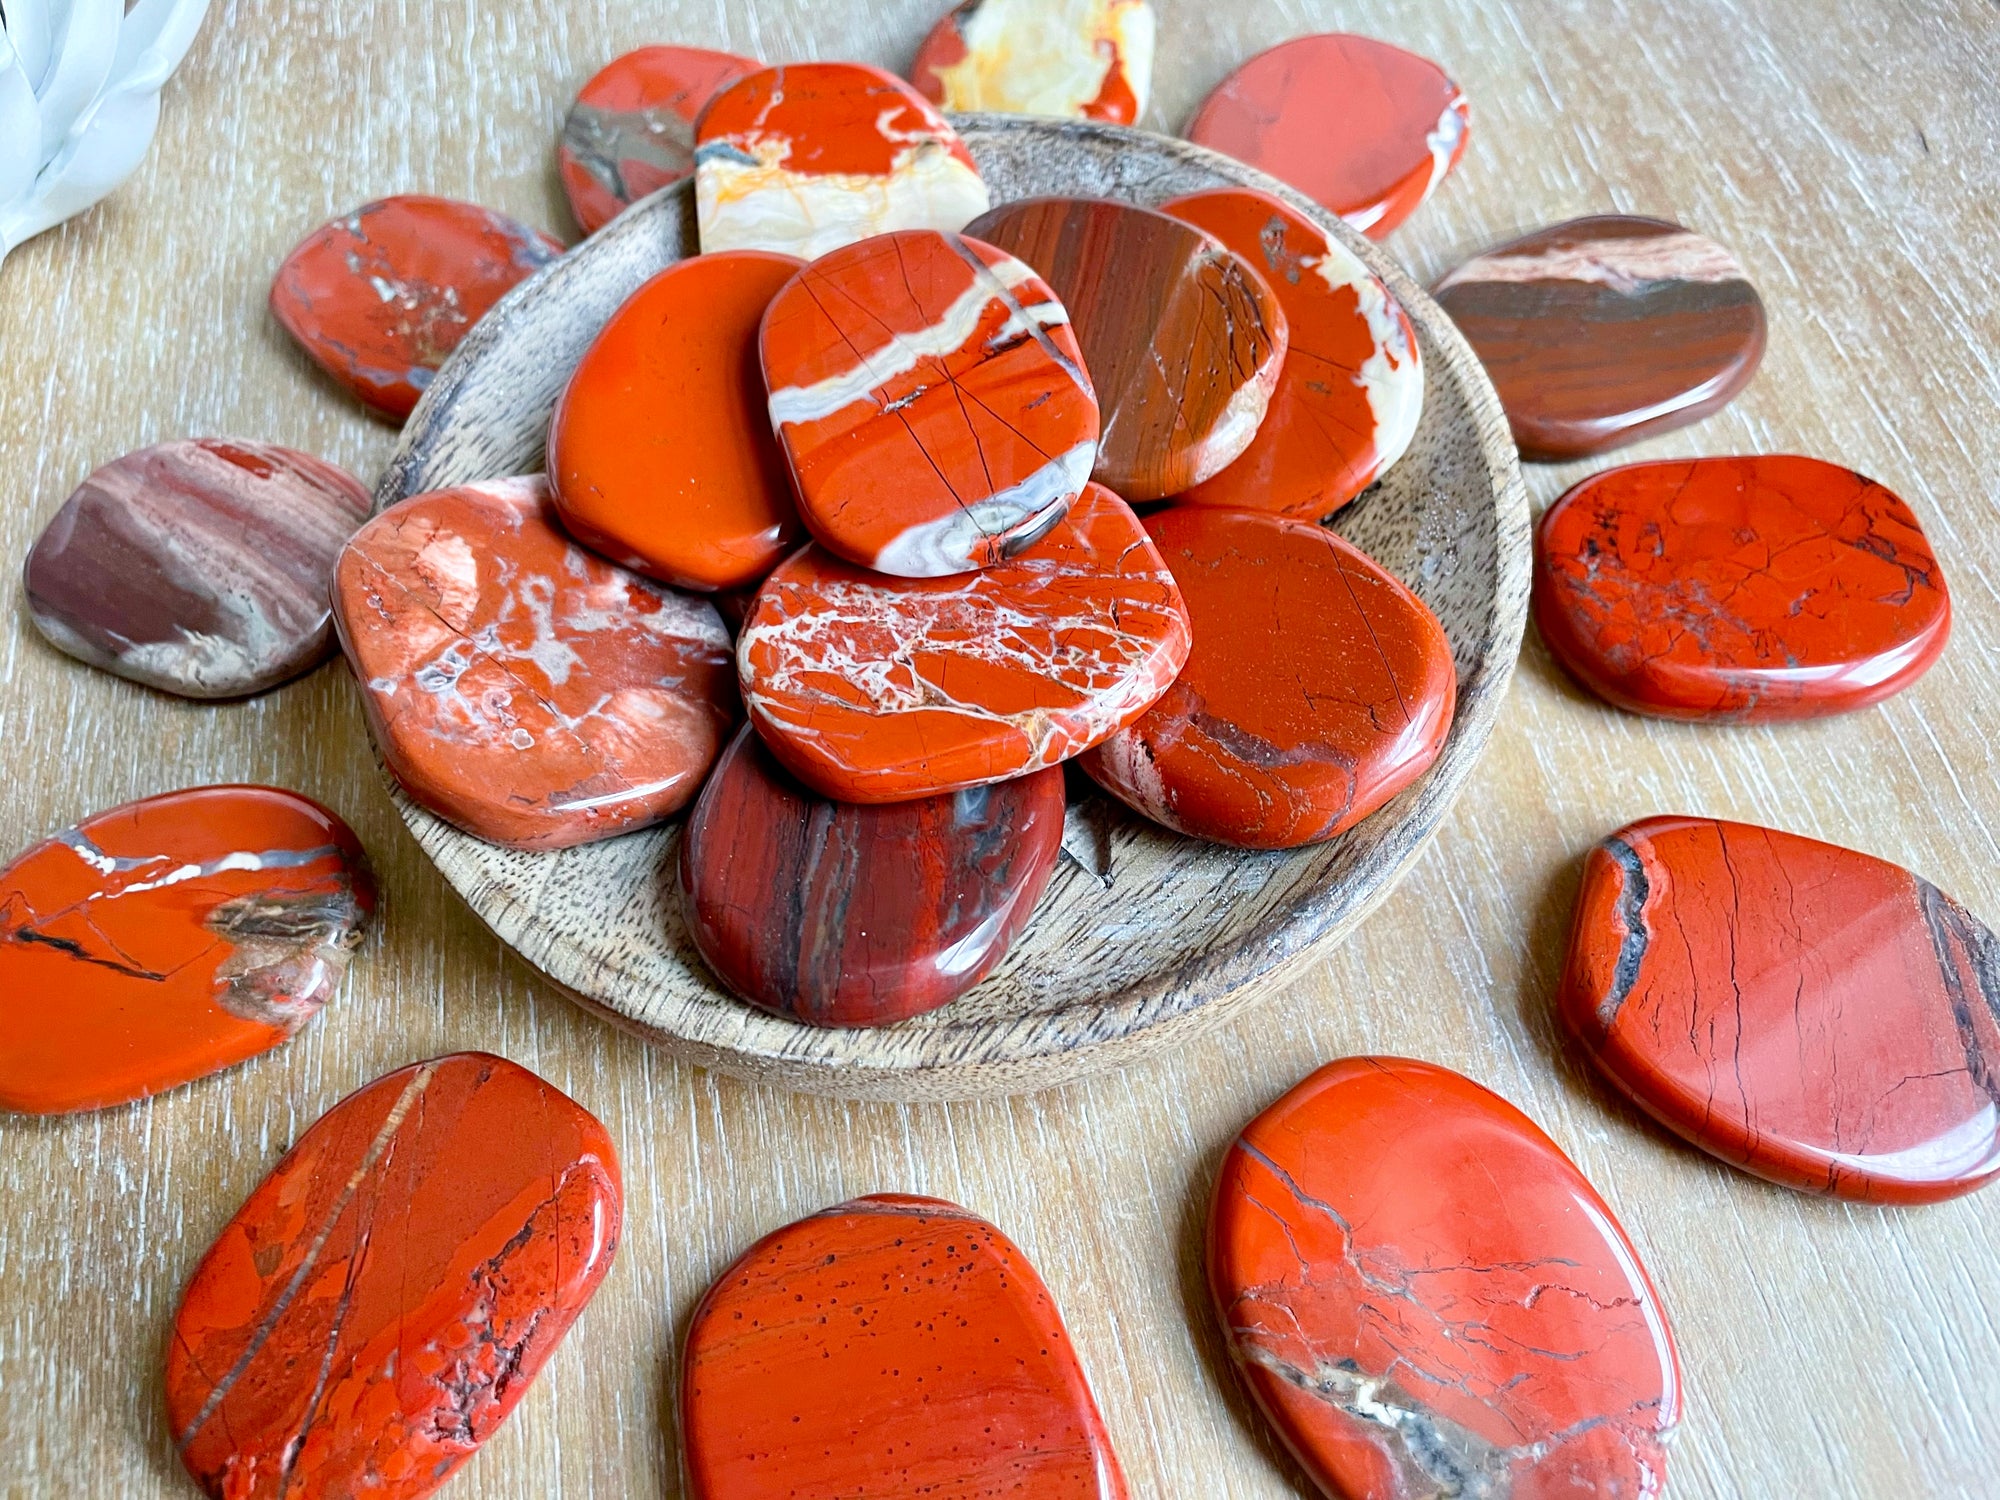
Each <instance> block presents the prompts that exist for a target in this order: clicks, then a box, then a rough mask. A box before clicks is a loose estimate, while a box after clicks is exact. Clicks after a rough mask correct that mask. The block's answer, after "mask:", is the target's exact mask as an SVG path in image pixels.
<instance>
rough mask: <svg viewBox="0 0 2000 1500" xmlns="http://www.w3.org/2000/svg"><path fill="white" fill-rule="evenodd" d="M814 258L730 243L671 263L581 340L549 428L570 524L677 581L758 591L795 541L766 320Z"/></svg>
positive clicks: (617, 554) (578, 533)
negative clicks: (763, 337)
mask: <svg viewBox="0 0 2000 1500" xmlns="http://www.w3.org/2000/svg"><path fill="white" fill-rule="evenodd" d="M801 264H802V262H800V261H797V260H794V259H793V258H792V257H790V256H787V255H772V254H769V253H768V252H766V251H762V250H719V251H716V252H714V253H713V254H709V255H697V256H695V257H694V258H693V259H691V260H684V261H681V262H680V263H678V264H677V265H673V266H669V267H668V268H667V269H666V270H664V271H662V272H660V274H659V275H657V276H655V277H654V278H653V279H652V280H650V281H648V282H647V283H646V284H645V285H644V286H642V287H640V288H639V290H638V291H636V292H634V293H633V294H632V295H631V297H630V298H628V299H627V300H626V302H625V303H624V305H623V306H621V307H620V308H619V309H618V311H617V312H615V313H613V314H612V315H611V320H610V321H609V322H608V323H606V324H605V325H604V329H603V331H602V332H601V333H599V334H598V335H597V337H596V339H595V340H594V341H593V342H592V343H591V345H590V347H589V348H588V349H587V350H585V351H584V355H583V358H582V359H581V360H580V361H579V362H578V364H577V367H576V370H575V373H573V374H572V375H571V376H570V379H569V384H568V385H567V386H566V387H564V389H563V394H562V397H561V398H560V399H559V400H558V401H557V403H556V410H555V418H554V420H553V421H552V422H551V423H550V425H549V444H548V455H549V484H550V487H551V489H552V490H553V492H554V495H555V503H556V510H557V513H558V514H560V515H561V517H562V522H563V526H564V527H565V528H566V529H567V530H568V531H569V533H570V535H572V536H574V537H575V538H576V539H577V540H578V541H580V542H582V543H583V544H584V545H585V546H587V547H590V548H591V549H592V550H593V551H596V552H599V553H602V554H603V555H604V556H606V557H608V558H610V559H611V560H612V561H614V562H617V563H620V564H622V565H624V566H625V567H628V568H631V569H632V570H633V571H635V572H639V573H644V574H645V575H646V576H647V577H648V578H656V579H658V580H660V581H661V582H662V583H670V584H673V585H675V586H676V587H679V588H686V589H694V590H697V591H700V592H708V591H711V590H717V589H741V588H755V587H756V586H757V585H758V584H759V583H761V582H762V581H763V579H764V575H765V574H767V573H769V572H770V571H771V569H772V568H774V567H776V566H777V565H778V563H779V561H780V560H781V559H782V558H783V557H784V556H785V554H786V553H788V552H790V551H791V550H792V549H793V548H794V547H796V546H797V545H798V542H799V539H800V536H801V534H802V533H801V529H800V526H799V518H798V510H797V507H796V506H795V505H794V504H793V500H792V485H791V480H790V478H789V477H788V476H787V474H786V472H785V460H784V455H783V454H782V453H781V452H780V451H779V449H778V444H777V440H776V439H775V438H774V437H773V436H772V434H771V422H770V418H769V416H768V415H767V414H766V411H765V393H764V376H763V371H762V368H761V367H760V365H759V363H758V349H757V332H758V329H759V327H760V326H761V325H762V323H763V320H764V312H765V309H766V308H768V307H769V306H770V303H771V299H772V297H774V296H776V295H777V292H778V289H779V288H780V287H782V286H784V285H785V283H786V282H788V281H789V280H790V279H791V277H792V273H793V272H794V271H796V270H798V268H799V266H800V265H801Z"/></svg>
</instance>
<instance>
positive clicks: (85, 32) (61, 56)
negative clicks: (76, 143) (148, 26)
mask: <svg viewBox="0 0 2000 1500" xmlns="http://www.w3.org/2000/svg"><path fill="white" fill-rule="evenodd" d="M124 19H125V9H124V6H123V4H122V3H121V0H69V14H68V16H67V17H66V18H65V20H64V23H63V26H62V29H61V31H59V32H56V33H54V37H53V39H54V43H55V52H54V56H53V60H52V61H51V63H50V65H49V71H48V76H47V77H45V78H44V79H43V80H42V85H41V87H40V88H39V89H37V90H36V91H35V92H36V95H37V97H38V98H39V99H40V101H41V110H42V160H44V161H47V160H48V159H49V158H50V157H52V156H54V155H55V154H56V152H58V151H60V150H61V149H62V143H63V141H64V140H65V139H67V138H68V136H69V133H70V130H71V129H72V128H73V127H74V126H75V124H76V122H77V119H78V118H79V117H80V116H81V115H82V114H83V112H84V111H85V110H87V109H89V108H90V105H91V101H92V100H94V99H95V98H96V97H97V96H98V94H99V92H100V91H102V89H103V88H104V83H105V80H106V79H108V78H109V77H110V76H111V63H112V59H113V58H115V57H116V56H117V55H118V31H119V27H120V26H121V25H122V24H123V22H124Z"/></svg>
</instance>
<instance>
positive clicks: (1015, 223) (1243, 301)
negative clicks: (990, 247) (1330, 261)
mask: <svg viewBox="0 0 2000 1500" xmlns="http://www.w3.org/2000/svg"><path fill="white" fill-rule="evenodd" d="M966 233H967V234H968V235H970V236H972V237H973V238H975V239H981V240H985V241H987V242H989V243H991V244H995V245H998V246H999V247H1000V248H1001V249H1003V250H1006V251H1008V252H1009V253H1010V254H1013V255H1016V256H1018V257H1020V259H1022V260H1024V261H1026V262H1027V263H1028V264H1029V265H1031V266H1033V267H1034V268H1035V270H1037V271H1038V272H1040V273H1041V275H1042V277H1043V279H1044V280H1046V281H1047V282H1048V284H1049V285H1050V286H1051V287H1053V288H1054V289H1055V293H1056V295H1057V297H1059V298H1060V299H1061V300H1062V303H1063V306H1064V307H1066V308H1067V309H1068V310H1069V315H1070V321H1071V323H1072V325H1073V326H1074V328H1075V330H1076V338H1077V342H1078V343H1079V344H1080V345H1081V346H1082V348H1083V359H1084V366H1085V368H1087V369H1088V370H1089V371H1090V378H1091V381H1092V383H1093V384H1094V385H1095V386H1096V388H1097V403H1098V407H1099V410H1100V411H1101V413H1102V423H1103V429H1102V432H1101V434H1100V436H1099V439H1098V447H1097V469H1096V473H1095V476H1094V477H1095V478H1096V479H1097V481H1098V483H1100V484H1103V485H1107V486H1109V487H1110V488H1111V489H1113V490H1115V491H1116V492H1117V493H1118V494H1120V495H1121V496H1123V497H1124V498H1125V499H1127V500H1129V501H1131V502H1133V503H1135V504H1136V503H1139V502H1142V501H1147V500H1163V499H1165V498H1167V497H1168V496H1170V495H1177V494H1179V493H1180V492H1181V491H1183V490H1186V489H1189V488H1191V487H1193V486H1194V485H1197V484H1199V483H1201V481H1203V480H1204V479H1208V478H1211V477H1212V476H1214V475H1216V474H1219V473H1220V472H1221V471H1222V470H1223V469H1225V468H1227V467H1228V466H1229V465H1230V464H1231V463H1233V462H1235V460H1236V459H1237V458H1238V457H1239V456H1240V455H1241V454H1242V452H1243V451H1244V449H1246V448H1248V447H1249V446H1250V443H1251V440H1252V439H1254V438H1255V437H1256V436H1257V429H1258V426H1259V424H1261V423H1262V422H1263V420H1264V412H1265V409H1266V407H1268V406H1269V404H1270V400H1271V394H1272V392H1273V391H1274V390H1275V389H1276V387H1277V383H1278V373H1279V371H1280V369H1281V368H1282V367H1283V365H1284V360H1285V341H1286V324H1285V312H1284V309H1283V307H1281V306H1280V305H1279V302H1278V299H1277V297H1276V296H1275V295H1274V294H1273V293H1272V291H1271V289H1270V288H1269V287H1268V286H1266V285H1265V284H1264V280H1263V278H1262V277H1260V276H1259V275H1258V274H1257V273H1256V271H1255V270H1253V269H1252V268H1251V266H1250V264H1249V262H1247V261H1245V260H1244V259H1243V258H1242V257H1241V256H1239V255H1236V254H1235V253H1233V252H1232V251H1230V250H1229V249H1227V248H1226V247H1225V246H1224V245H1223V244H1222V243H1221V241H1219V240H1217V239H1216V238H1215V237H1214V236H1213V235H1210V234H1208V233H1206V232H1204V231H1202V230H1199V229H1196V228H1194V227H1193V226H1192V225H1190V224H1186V223H1183V222H1182V221H1180V220H1179V219H1172V218H1169V217H1167V216H1166V215H1165V214H1161V213H1155V212H1154V211H1153V210H1151V209H1147V208H1139V207H1137V206H1135V205H1133V204H1129V203H1114V202H1111V201H1110V200H1108V199H1092V198H1027V199H1022V200H1020V201H1018V202H1014V203H1005V204H1002V205H1001V206H999V207H998V208H995V209H994V210H993V211H992V212H991V213H987V214H984V215H982V216H980V217H979V218H977V219H975V220H973V222H972V223H971V224H969V225H968V226H966Z"/></svg>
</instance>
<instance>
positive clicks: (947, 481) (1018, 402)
mask: <svg viewBox="0 0 2000 1500" xmlns="http://www.w3.org/2000/svg"><path fill="white" fill-rule="evenodd" d="M1068 323H1069V314H1068V313H1066V312H1065V311H1064V310H1063V305H1062V303H1061V302H1059V301H1057V300H1056V295H1055V293H1054V292H1052V291H1050V290H1049V288H1048V286H1047V284H1046V283H1045V282H1043V281H1042V279H1041V278H1040V277H1038V276H1037V275H1035V273H1034V272H1033V271H1031V270H1029V269H1028V267H1027V266H1025V265H1023V264H1022V263H1021V262H1020V261H1018V260H1016V259H1015V258H1014V257H1013V256H1011V255H1009V254H1007V253H1006V252H1005V251H1003V250H996V249H994V248H993V247H992V246H991V245H984V244H981V243H980V242H979V241H977V240H973V239H966V238H962V237H961V236H959V235H955V234H946V233H942V232H940V231H938V230H930V229H911V230H904V231H902V232H901V233H898V234H886V235H878V236H876V237H875V238H873V239H868V240H863V241H861V242H860V243H859V244H856V245H849V246H848V247H846V248H845V249H842V250H836V251H834V252H833V253H832V254H831V255H826V256H822V257H821V258H820V259H818V260H816V261H814V262H813V263H812V264H811V265H810V266H808V267H807V268H806V269H805V270H803V271H801V272H800V273H799V274H798V275H797V276H796V277H795V278H793V280H792V281H791V283H790V284H789V285H788V286H786V288H785V289H784V290H783V291H782V292H780V293H778V295H777V298H776V299H775V300H774V301H773V302H772V303H771V309H770V311H769V313H767V314H766V315H765V318H764V336H763V350H764V380H765V384H766V385H767V386H768V388H769V390H770V393H771V395H770V413H771V422H772V424H773V425H774V426H775V427H776V428H777V431H778V437H779V439H780V441H781V442H782V443H783V444H784V449H785V454H786V456H787V457H788V458H789V459H790V461H791V467H792V477H793V479H794V480H795V481H796V483H797V486H798V496H799V509H800V513H801V514H802V515H803V517H804V518H805V522H806V525H807V526H808V527H810V528H811V529H812V533H813V535H814V536H816V537H818V538H819V540H820V542H821V543H822V544H823V545H824V546H825V547H826V548H827V549H828V550H829V551H831V552H835V553H838V554H839V555H840V556H842V557H844V558H846V559H847V560H848V561H850V562H857V563H860V564H861V565H862V566H863V567H868V568H873V569H875V570H876V571H877V572H881V573H894V574H897V575H898V576H900V577H905V578H934V577H939V576H941V575H943V574H947V573H962V572H965V571H967V570H968V569H971V568H981V567H988V566H990V565H992V564H993V563H996V562H999V561H1001V560H1002V559H1004V558H1006V557H1009V556H1012V555H1013V554H1014V553H1016V552H1018V551H1020V549H1021V548H1022V547H1023V546H1025V545H1026V544H1027V543H1028V542H1031V541H1033V540H1034V538H1036V537H1037V536H1040V535H1041V534H1042V532H1044V531H1046V530H1047V529H1048V527H1049V526H1051V525H1053V524H1054V522H1055V521H1056V519H1057V518H1058V517H1060V516H1061V514H1062V512H1063V510H1064V509H1065V508H1066V507H1067V506H1068V505H1069V503H1070V502H1071V501H1072V500H1074V499H1075V498H1076V497H1077V495H1079V494H1080V493H1082V490H1083V486H1084V485H1085V483H1086V482H1088V480H1089V478H1090V471H1091V467H1092V465H1093V464H1094V463H1095V461H1096V458H1097V398H1096V396H1095V395H1094V394H1093V393H1092V391H1091V386H1090V377H1089V376H1088V375H1086V374H1085V373H1084V371H1083V355H1082V354H1081V352H1080V351H1079V350H1078V349H1077V346H1076V337H1075V335H1074V334H1073V333H1071V331H1070V329H1069V327H1068Z"/></svg>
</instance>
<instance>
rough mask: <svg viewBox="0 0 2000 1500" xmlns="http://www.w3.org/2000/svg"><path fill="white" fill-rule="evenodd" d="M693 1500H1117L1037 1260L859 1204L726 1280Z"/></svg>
mask: <svg viewBox="0 0 2000 1500" xmlns="http://www.w3.org/2000/svg"><path fill="white" fill-rule="evenodd" d="M681 1439H682V1447H681V1452H682V1457H683V1459H684V1460H685V1462H686V1465H687V1474H688V1480H689V1485H690V1488H689V1491H688V1493H689V1495H690V1497H691V1500H789V1497H793V1496H802V1495H828V1496H831V1495H852V1496H881V1497H885V1500H886V1497H888V1496H891V1495H899V1496H900V1495H913V1496H914V1495H922V1496H924V1497H926V1500H986V1497H988V1496H994V1495H1032V1496H1034V1497H1035V1500H1125V1496H1126V1494H1127V1490H1126V1487H1125V1476H1124V1474H1123V1473H1122V1472H1120V1470H1119V1466H1118V1458H1117V1455H1116V1454H1115V1453H1114V1452H1113V1451H1112V1448H1111V1441H1110V1438H1109V1436H1108V1435H1107V1433H1106V1432H1105V1429H1104V1421H1103V1419H1102V1418H1101V1417H1100V1416H1099V1415H1098V1411H1097V1403H1096V1401H1095V1400H1094V1399H1092V1396H1091V1393H1090V1384H1089V1381H1088V1380H1087V1379H1086V1378H1085V1376H1084V1373H1083V1367H1082V1366H1081V1364H1079V1363H1078V1361H1077V1356H1076V1351H1075V1350H1074V1348H1072V1346H1071V1344H1070V1340H1069V1333H1068V1330H1066V1329H1065V1328H1064V1327H1063V1322H1062V1316H1061V1314H1060V1313H1059V1312H1058V1311H1057V1310H1056V1306H1055V1302H1054V1300H1053V1299H1052V1298H1051V1297H1050V1296H1049V1292H1048V1288H1047V1287H1045V1286H1044V1285H1043V1284H1042V1279H1041V1277H1040V1276H1038V1275H1037V1274H1036V1273H1035V1268H1034V1267H1033V1266H1032V1265H1031V1264H1029V1262H1028V1259H1027V1257H1026V1256H1024V1255H1022V1253H1021V1252H1020V1250H1019V1249H1018V1248H1017V1247H1016V1246H1015V1245H1014V1244H1013V1243H1012V1242H1011V1241H1009V1240H1008V1238H1007V1237H1006V1236H1005V1235H1003V1234H1002V1233H1001V1232H1000V1231H999V1230H998V1229H996V1228H994V1227H993V1225H991V1224H989V1223H987V1222H986V1221H985V1220H984V1219H982V1218H980V1217H979V1216H978V1215H976V1214H972V1213H969V1212H967V1211H966V1210H965V1209H962V1208H960V1207H958V1206H957V1205H956V1204H952V1203H946V1202H943V1201H942V1200H940V1199H937V1198H916V1197H905V1196H902V1195H890V1194H881V1195H876V1196H872V1197H867V1198H857V1199H855V1200H854V1201H852V1202H850V1203H843V1204H841V1205H839V1206H838V1207H836V1208H830V1209H827V1210H826V1211H825V1212H823V1213H819V1214H815V1215H814V1216H813V1217H811V1218H809V1219H802V1220H800V1221H799V1222H798V1223H796V1224H791V1225H787V1226H786V1227H785V1228H783V1229H780V1230H778V1231H777V1232H776V1233H775V1234H772V1235H769V1236H767V1237H765V1238H764V1239H762V1240H760V1241H759V1242H758V1243H757V1244H755V1245H753V1246H752V1247H751V1248H750V1250H749V1251H748V1252H747V1253H746V1254H745V1255H744V1256H743V1257H742V1258H741V1259H740V1260H738V1261H737V1262H736V1263H735V1264H734V1265H733V1266H731V1267H730V1268H729V1269H728V1270H727V1271H725V1272H723V1274H722V1275H721V1276H720V1277H718V1278H717V1279H716V1282H715V1285H714V1286H712V1287H710V1288H709V1292H708V1295H707V1296H706V1297H704V1298H703V1299H702V1301H701V1305H700V1306H699V1307H697V1308H696V1309H695V1313H694V1319H693V1321H692V1322H691V1323H690V1325H689V1327H688V1335H687V1347H686V1352H685V1354H684V1357H683V1360H682V1375H681Z"/></svg>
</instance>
